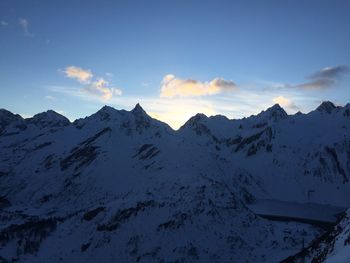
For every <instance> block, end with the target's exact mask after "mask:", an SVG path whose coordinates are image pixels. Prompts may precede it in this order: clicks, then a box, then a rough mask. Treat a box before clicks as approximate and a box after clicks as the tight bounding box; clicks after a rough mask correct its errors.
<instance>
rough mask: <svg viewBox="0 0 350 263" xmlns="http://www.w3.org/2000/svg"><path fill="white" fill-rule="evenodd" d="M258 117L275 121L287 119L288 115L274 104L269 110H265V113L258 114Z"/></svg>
mask: <svg viewBox="0 0 350 263" xmlns="http://www.w3.org/2000/svg"><path fill="white" fill-rule="evenodd" d="M258 116H264V117H267V118H269V119H272V120H273V121H277V120H280V119H285V118H287V117H288V114H287V113H286V112H285V110H284V109H283V108H282V107H281V106H280V105H279V104H278V103H276V104H275V105H273V106H271V107H270V108H267V109H266V110H265V111H262V112H261V113H260V114H258Z"/></svg>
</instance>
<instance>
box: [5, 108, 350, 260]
mask: <svg viewBox="0 0 350 263" xmlns="http://www.w3.org/2000/svg"><path fill="white" fill-rule="evenodd" d="M2 116H5V117H6V118H5V117H4V120H0V124H1V130H0V149H1V151H0V193H1V194H0V209H1V210H0V256H1V258H0V259H1V260H3V261H4V262H6V261H8V262H12V261H16V260H17V261H20V262H48V261H49V262H96V261H102V262H116V261H117V262H136V261H137V262H193V261H198V262H278V261H279V260H282V259H283V258H286V257H288V256H290V255H293V254H295V253H297V252H298V251H299V250H301V249H302V243H303V242H304V243H305V244H308V243H309V242H311V240H313V239H314V238H316V237H317V236H319V235H320V234H321V232H322V231H321V230H320V229H318V228H316V227H313V226H311V225H306V224H301V223H295V222H274V221H269V220H266V219H263V218H260V217H259V216H257V215H255V214H254V213H253V212H252V211H251V210H250V209H249V208H248V204H251V203H252V202H254V200H259V199H275V200H283V201H292V202H299V203H302V202H313V203H320V204H330V205H333V206H344V207H349V206H350V198H349V197H350V191H349V190H350V187H349V185H350V184H349V182H348V181H349V177H350V133H349V131H350V105H347V106H346V107H338V108H337V107H334V105H333V104H331V103H329V102H326V103H323V104H322V105H321V106H320V107H319V108H318V109H317V110H315V111H314V112H311V113H309V114H297V115H294V116H288V115H287V114H286V113H285V112H284V110H283V109H282V108H280V107H279V106H278V105H275V106H273V107H271V108H270V109H268V110H266V111H264V112H262V113H261V114H259V115H257V116H251V117H249V118H245V119H242V120H228V119H227V118H225V117H223V116H214V117H210V118H208V117H206V116H204V115H201V114H198V115H196V116H194V117H193V118H191V119H190V120H189V121H188V122H187V123H186V124H185V125H184V126H183V127H182V128H180V129H179V130H178V131H174V130H172V129H171V128H170V127H169V126H168V125H166V124H165V123H162V122H160V121H157V120H155V119H152V118H151V117H149V116H148V115H147V114H146V113H145V112H144V111H143V109H142V108H141V106H140V105H136V107H135V109H133V110H132V111H124V110H120V111H119V110H115V109H113V108H111V107H107V106H105V107H103V108H102V109H101V110H100V111H98V112H97V113H95V114H93V115H91V116H89V117H87V118H85V119H79V120H77V121H75V122H74V123H70V122H69V121H68V120H67V119H66V118H65V117H63V116H61V115H59V114H57V113H55V112H53V111H48V112H45V113H41V114H38V115H35V116H34V117H33V118H30V119H22V118H21V117H20V116H18V115H13V114H11V113H9V112H7V111H4V110H0V119H1V118H2ZM48 259H49V260H48ZM0 262H1V261H0Z"/></svg>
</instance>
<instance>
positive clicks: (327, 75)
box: [296, 65, 349, 90]
mask: <svg viewBox="0 0 350 263" xmlns="http://www.w3.org/2000/svg"><path fill="white" fill-rule="evenodd" d="M346 73H349V68H348V67H347V66H344V65H339V66H335V67H326V68H323V69H321V70H319V71H317V72H315V73H314V74H312V75H311V76H310V77H309V81H308V82H305V83H302V84H299V85H297V86H296V87H298V88H303V89H307V90H312V89H315V90H317V89H327V88H329V87H332V86H334V85H335V84H337V82H338V81H339V80H340V79H341V77H342V76H343V75H344V74H346Z"/></svg>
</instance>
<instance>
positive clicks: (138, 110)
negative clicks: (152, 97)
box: [131, 103, 147, 115]
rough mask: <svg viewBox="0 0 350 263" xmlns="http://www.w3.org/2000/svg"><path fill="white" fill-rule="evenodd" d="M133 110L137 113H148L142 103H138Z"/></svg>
mask: <svg viewBox="0 0 350 263" xmlns="http://www.w3.org/2000/svg"><path fill="white" fill-rule="evenodd" d="M131 112H132V113H133V114H135V115H147V113H146V112H145V110H144V109H143V108H142V107H141V105H140V103H137V104H136V105H135V107H134V108H133V109H132V110H131Z"/></svg>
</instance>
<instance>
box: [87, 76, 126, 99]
mask: <svg viewBox="0 0 350 263" xmlns="http://www.w3.org/2000/svg"><path fill="white" fill-rule="evenodd" d="M83 90H84V91H86V92H88V93H89V94H91V95H94V96H97V97H100V98H102V99H103V100H110V99H111V98H112V97H113V96H114V95H116V96H120V95H122V91H121V90H120V89H118V88H114V87H110V86H109V82H108V81H106V80H104V79H103V78H100V79H98V80H97V81H94V82H92V83H90V84H89V85H88V86H86V87H84V88H83Z"/></svg>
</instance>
